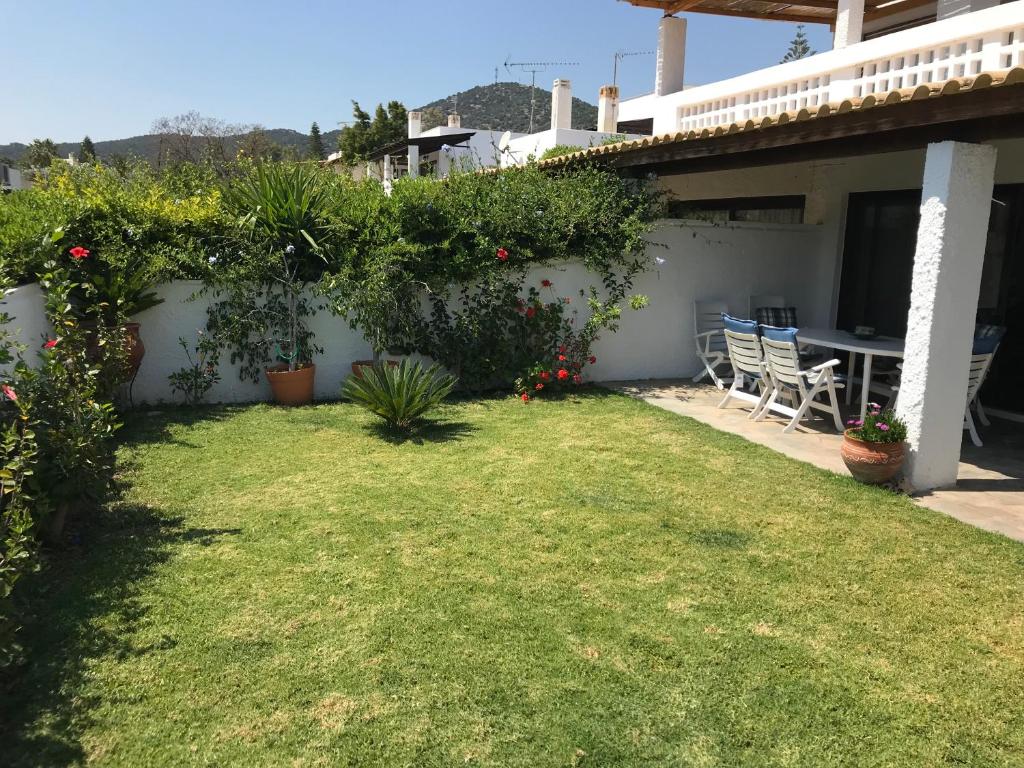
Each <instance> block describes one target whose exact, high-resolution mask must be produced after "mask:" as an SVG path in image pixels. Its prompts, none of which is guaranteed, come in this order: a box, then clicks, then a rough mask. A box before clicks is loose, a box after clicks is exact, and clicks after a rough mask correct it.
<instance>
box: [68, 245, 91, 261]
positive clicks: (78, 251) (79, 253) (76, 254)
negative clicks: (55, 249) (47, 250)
mask: <svg viewBox="0 0 1024 768" xmlns="http://www.w3.org/2000/svg"><path fill="white" fill-rule="evenodd" d="M68 253H70V254H71V258H72V259H74V260H75V261H81V260H82V259H87V258H89V251H88V249H86V248H83V247H82V246H80V245H76V246H75V247H74V248H72V249H71V250H70V251H68Z"/></svg>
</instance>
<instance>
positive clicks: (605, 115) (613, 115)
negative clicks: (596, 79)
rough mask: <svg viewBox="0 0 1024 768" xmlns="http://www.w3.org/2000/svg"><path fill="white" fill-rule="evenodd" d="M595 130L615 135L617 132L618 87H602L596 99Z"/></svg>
mask: <svg viewBox="0 0 1024 768" xmlns="http://www.w3.org/2000/svg"><path fill="white" fill-rule="evenodd" d="M597 130H599V131H602V132H604V133H615V132H617V131H618V130H619V86H617V85H602V86H601V90H600V92H599V96H598V98H597Z"/></svg>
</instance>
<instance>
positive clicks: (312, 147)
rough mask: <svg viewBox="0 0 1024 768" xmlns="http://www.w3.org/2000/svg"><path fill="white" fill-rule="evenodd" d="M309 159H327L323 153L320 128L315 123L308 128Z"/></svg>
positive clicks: (322, 139)
mask: <svg viewBox="0 0 1024 768" xmlns="http://www.w3.org/2000/svg"><path fill="white" fill-rule="evenodd" d="M309 157H310V159H311V160H323V159H324V158H326V157H327V153H326V152H325V151H324V138H323V136H321V135H320V126H319V125H317V124H316V122H315V121H314V122H313V124H312V125H311V126H309Z"/></svg>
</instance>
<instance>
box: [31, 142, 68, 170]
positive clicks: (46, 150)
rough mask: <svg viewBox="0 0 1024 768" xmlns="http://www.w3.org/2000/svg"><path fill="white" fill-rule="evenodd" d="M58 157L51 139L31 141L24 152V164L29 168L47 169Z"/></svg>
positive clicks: (58, 154) (55, 146)
mask: <svg viewBox="0 0 1024 768" xmlns="http://www.w3.org/2000/svg"><path fill="white" fill-rule="evenodd" d="M58 157H60V153H59V152H58V150H57V145H56V144H54V143H53V139H33V140H32V143H31V144H29V145H28V148H27V149H26V150H25V158H24V160H25V164H26V165H27V166H28V167H29V168H47V167H49V165H50V163H52V162H53V161H54V160H56V159H57V158H58Z"/></svg>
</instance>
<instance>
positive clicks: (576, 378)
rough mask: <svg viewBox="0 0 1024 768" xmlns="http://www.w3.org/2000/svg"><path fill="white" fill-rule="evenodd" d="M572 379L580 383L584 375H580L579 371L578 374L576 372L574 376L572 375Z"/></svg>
mask: <svg viewBox="0 0 1024 768" xmlns="http://www.w3.org/2000/svg"><path fill="white" fill-rule="evenodd" d="M572 380H573V381H574V382H576V383H577V384H579V383H580V382H582V381H583V377H582V376H580V375H579V374H578V373H577V374H576V375H575V376H573V377H572Z"/></svg>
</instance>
